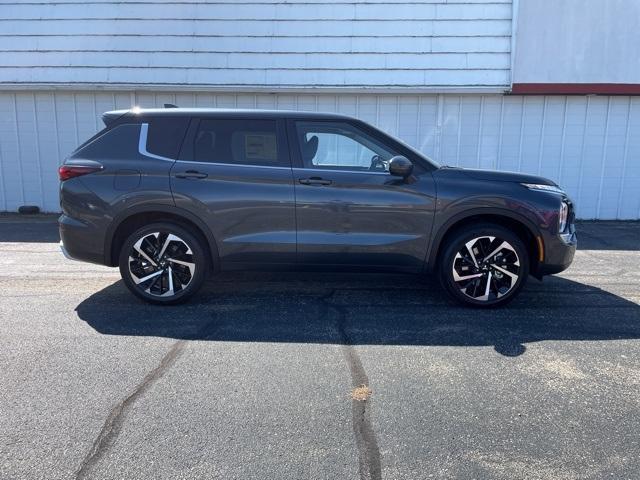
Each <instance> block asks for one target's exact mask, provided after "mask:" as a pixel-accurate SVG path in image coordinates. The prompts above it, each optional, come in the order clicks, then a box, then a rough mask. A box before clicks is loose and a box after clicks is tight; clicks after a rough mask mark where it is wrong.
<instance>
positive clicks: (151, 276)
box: [128, 232, 196, 297]
mask: <svg viewBox="0 0 640 480" xmlns="http://www.w3.org/2000/svg"><path fill="white" fill-rule="evenodd" d="M128 265H129V274H130V275H131V279H132V280H133V283H134V284H135V285H136V286H137V287H138V288H139V289H140V290H141V291H143V292H144V293H146V294H149V295H153V296H157V297H172V296H174V295H177V294H178V293H180V292H181V291H183V290H184V289H186V288H187V287H188V286H189V284H190V283H191V281H192V279H193V276H194V273H195V269H196V264H195V260H194V258H193V252H192V250H191V247H189V245H188V244H187V242H185V241H184V240H183V239H182V238H180V237H178V236H177V235H174V234H172V233H169V232H153V233H148V234H145V235H144V236H142V237H141V238H140V239H138V240H137V241H136V242H135V243H134V244H133V246H132V248H131V251H130V252H129V260H128Z"/></svg>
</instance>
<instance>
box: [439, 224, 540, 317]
mask: <svg viewBox="0 0 640 480" xmlns="http://www.w3.org/2000/svg"><path fill="white" fill-rule="evenodd" d="M528 275H529V254H528V252H527V248H526V246H525V244H524V242H523V241H522V240H521V239H520V237H518V236H517V235H516V234H514V233H513V232H511V231H509V230H508V229H506V228H504V227H502V226H499V225H492V224H481V225H475V226H473V227H471V228H466V229H461V230H459V231H458V232H456V233H455V234H454V235H453V236H452V237H451V238H450V239H449V241H448V243H447V245H446V246H445V250H444V255H443V256H442V258H441V262H440V283H441V284H442V286H443V287H444V289H445V290H446V291H447V292H448V293H449V294H450V295H451V296H452V297H453V298H454V299H456V300H457V301H459V302H461V303H463V304H465V305H471V306H476V307H497V306H499V305H504V304H505V303H507V302H509V301H511V300H512V299H513V298H514V297H515V296H516V295H517V294H518V292H519V291H520V290H521V289H522V287H523V286H524V284H525V282H526V280H527V276H528Z"/></svg>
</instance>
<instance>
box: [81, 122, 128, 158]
mask: <svg viewBox="0 0 640 480" xmlns="http://www.w3.org/2000/svg"><path fill="white" fill-rule="evenodd" d="M139 140H140V124H139V123H137V124H131V123H129V124H127V123H125V124H121V125H118V126H117V127H114V128H112V129H111V130H107V131H106V132H104V133H103V134H102V135H100V136H99V137H97V138H95V139H94V140H92V141H90V142H88V143H86V144H85V145H84V146H83V147H80V148H79V149H78V150H76V151H75V152H74V153H73V155H72V157H71V158H86V159H88V160H101V159H109V158H112V159H127V158H137V157H138V142H139Z"/></svg>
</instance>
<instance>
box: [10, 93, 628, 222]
mask: <svg viewBox="0 0 640 480" xmlns="http://www.w3.org/2000/svg"><path fill="white" fill-rule="evenodd" d="M164 103H175V104H177V105H180V106H184V107H188V106H198V107H231V108H269V109H295V110H309V111H326V112H340V113H344V114H348V115H352V116H356V117H358V118H361V119H363V120H365V121H368V122H371V123H373V124H375V125H377V126H378V127H380V128H382V129H383V130H385V131H387V132H389V133H391V134H392V135H397V136H399V137H400V138H402V139H403V140H404V141H406V142H407V143H409V144H411V145H413V146H415V147H416V148H418V149H419V150H421V151H423V152H425V153H426V154H427V155H428V156H430V157H432V158H434V159H436V160H437V161H440V162H442V163H445V164H449V165H459V166H465V167H472V168H488V169H501V170H511V171H522V172H527V173H533V174H539V175H543V176H545V177H548V178H551V179H553V180H555V181H557V182H558V183H560V184H561V185H562V186H563V187H565V188H566V190H567V191H568V192H569V193H570V194H571V195H572V197H573V198H574V200H575V201H576V203H577V205H578V215H579V216H580V217H581V218H600V219H638V218H640V160H639V159H640V98H638V97H575V96H573V97H563V96H549V97H519V96H500V95H452V94H446V95H381V94H363V95H356V94H342V95H329V94H324V95H311V94H300V95H296V94H237V95H234V94H215V93H190V92H177V93H171V92H162V93H154V92H66V91H62V92H43V91H37V92H5V93H0V210H9V211H15V210H16V209H17V208H18V207H19V206H21V205H38V206H40V207H41V208H42V209H43V210H46V211H56V210H57V209H58V197H57V195H58V181H57V174H56V169H57V166H58V165H59V163H60V162H62V160H63V159H64V157H65V156H66V155H68V153H69V152H71V151H72V150H73V149H74V148H75V147H76V146H77V145H78V144H80V143H81V142H82V141H84V140H85V139H86V138H88V137H89V136H91V135H92V134H93V133H95V132H96V131H97V130H98V129H100V128H101V121H100V114H101V113H102V112H104V111H106V110H112V109H116V108H128V107H130V106H133V105H140V106H143V107H152V106H161V105H162V104H164Z"/></svg>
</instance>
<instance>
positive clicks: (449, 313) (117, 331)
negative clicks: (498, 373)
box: [76, 273, 640, 356]
mask: <svg viewBox="0 0 640 480" xmlns="http://www.w3.org/2000/svg"><path fill="white" fill-rule="evenodd" d="M76 311H77V314H78V316H79V317H80V319H82V320H84V321H85V322H87V324H88V325H90V326H91V327H92V328H94V329H95V330H96V331H97V332H99V333H101V334H105V335H127V336H154V337H166V338H175V339H186V340H204V341H218V342H223V341H228V342H292V343H333V344H343V343H345V341H346V342H348V343H349V344H351V345H413V346H416V345H425V346H426V345H433V346H461V347H465V346H493V347H494V349H495V350H496V351H497V352H498V353H500V354H502V355H505V356H518V355H521V354H523V353H524V352H525V351H526V347H525V344H527V343H531V342H537V341H544V340H570V341H603V340H618V339H635V338H640V306H639V305H637V304H636V303H634V302H631V301H629V300H626V299H624V298H622V297H620V296H617V295H614V294H612V293H609V292H606V291H604V290H601V289H599V288H596V287H593V286H590V285H585V284H582V283H578V282H574V281H570V280H567V279H564V278H561V277H550V278H547V279H545V281H544V283H539V282H537V281H535V280H533V279H530V282H529V283H528V285H527V286H526V287H525V289H524V290H523V292H522V293H521V295H520V296H519V297H518V298H516V299H515V300H514V301H513V302H512V303H510V304H509V305H508V306H506V307H503V308H498V309H490V310H478V309H472V308H465V307H460V306H458V305H457V304H453V303H451V302H450V301H449V300H448V299H447V298H446V296H445V294H444V293H443V292H442V291H441V290H440V288H439V287H438V285H437V284H436V283H435V282H432V281H425V280H422V279H420V278H418V277H414V276H404V275H376V274H367V275H362V274H340V275H335V274H317V273H315V274H300V273H292V274H286V273H279V274H278V273H244V274H224V275H221V276H219V277H216V279H214V280H212V281H210V282H208V284H207V285H206V286H205V288H203V290H202V291H201V293H200V294H198V295H197V296H196V297H194V298H193V299H192V300H191V301H190V302H189V303H186V304H184V305H179V306H170V307H162V306H154V305H149V304H146V303H143V302H142V301H140V300H138V299H136V298H135V297H134V296H133V295H131V294H130V293H129V292H128V291H127V289H126V288H125V286H124V284H123V283H122V282H121V281H118V282H116V283H114V284H112V285H110V286H108V287H106V288H104V289H103V290H101V291H99V292H97V293H95V294H93V295H92V296H91V297H89V298H87V299H86V300H84V301H83V302H82V303H80V304H79V305H78V306H77V308H76Z"/></svg>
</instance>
